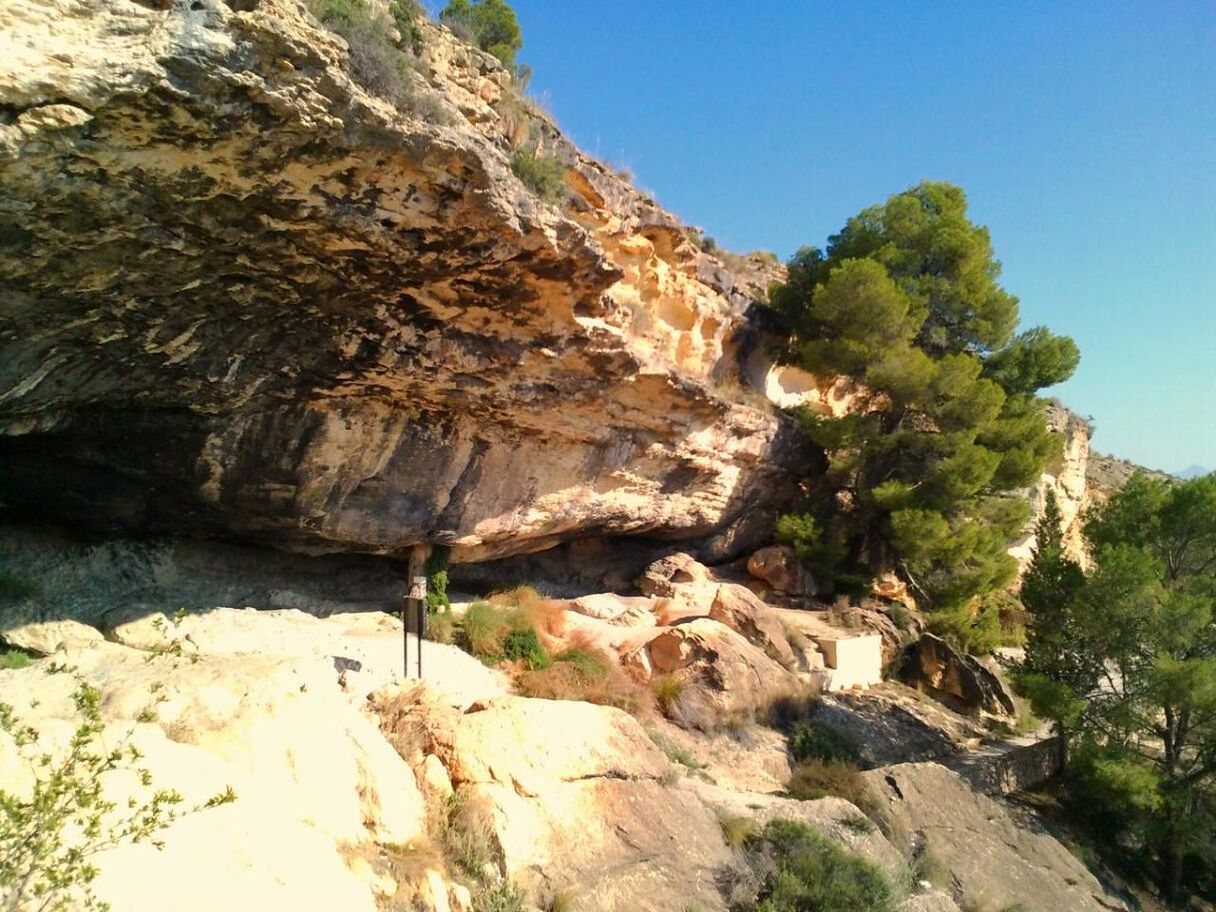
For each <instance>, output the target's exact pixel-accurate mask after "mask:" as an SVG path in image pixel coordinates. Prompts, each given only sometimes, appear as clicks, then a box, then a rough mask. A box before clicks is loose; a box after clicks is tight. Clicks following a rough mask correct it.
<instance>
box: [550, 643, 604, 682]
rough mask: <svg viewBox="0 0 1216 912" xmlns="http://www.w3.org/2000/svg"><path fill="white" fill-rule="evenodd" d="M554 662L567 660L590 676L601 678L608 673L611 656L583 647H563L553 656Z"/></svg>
mask: <svg viewBox="0 0 1216 912" xmlns="http://www.w3.org/2000/svg"><path fill="white" fill-rule="evenodd" d="M553 661H554V662H567V663H569V664H570V665H573V666H574V667H575V668H577V669H578V670H579V671H580V672H582V673H583V674H584V675H586V676H587V677H588V678H601V677H603V676H604V675H606V674H607V673H608V670H609V667H610V666H609V664H608V663H609V661H610V660H609V658H608V657H607V656H606V655H604V654H603V653H602V652H599V651H597V650H593V649H586V648H583V647H571V648H570V649H563V650H562V651H561V652H559V653H558V654H557V655H555V656H554V657H553Z"/></svg>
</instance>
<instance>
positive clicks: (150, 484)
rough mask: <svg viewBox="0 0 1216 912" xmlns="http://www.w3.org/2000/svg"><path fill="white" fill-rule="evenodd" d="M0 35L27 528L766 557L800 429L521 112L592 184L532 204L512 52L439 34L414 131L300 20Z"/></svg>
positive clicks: (278, 8) (685, 260) (643, 226)
mask: <svg viewBox="0 0 1216 912" xmlns="http://www.w3.org/2000/svg"><path fill="white" fill-rule="evenodd" d="M0 31H3V33H4V34H5V36H6V39H7V42H6V47H7V48H8V49H9V51H10V53H6V54H5V55H4V57H3V61H2V62H0V101H2V102H3V106H2V108H0V110H2V112H3V113H2V114H0V199H2V200H3V203H2V204H0V237H3V238H4V243H3V245H0V486H2V487H3V495H4V496H3V500H4V502H5V503H6V504H7V505H8V507H9V509H10V510H12V511H13V512H15V513H16V514H18V515H24V516H30V515H34V514H37V516H38V518H39V519H40V520H42V521H45V520H48V519H51V520H55V519H57V520H67V521H70V522H71V523H73V524H74V525H79V524H89V525H93V526H96V527H101V528H104V529H107V530H112V529H115V528H117V529H127V530H141V531H149V530H158V529H159V530H170V531H177V532H181V531H186V532H190V533H207V532H223V533H238V534H240V535H242V536H245V537H247V538H258V539H261V540H263V541H268V542H271V543H274V544H276V545H279V546H287V547H296V548H303V549H312V550H361V551H368V552H377V553H394V552H398V551H400V550H402V549H404V548H406V547H408V546H410V545H411V544H413V543H415V542H417V541H419V540H431V541H437V540H438V541H447V542H451V543H453V544H455V545H456V546H457V547H456V554H455V557H456V559H457V560H471V559H482V558H486V557H492V556H494V555H500V554H508V553H518V552H521V551H528V550H537V549H540V548H544V547H548V546H550V545H552V544H554V543H556V542H558V541H561V540H565V539H569V538H572V537H577V536H589V535H601V534H604V535H607V534H641V533H646V534H649V535H652V536H658V537H667V538H684V539H703V538H706V537H708V536H710V535H711V534H712V533H715V532H719V531H721V533H722V535H721V536H720V537H719V541H720V542H726V543H728V544H727V545H726V547H729V548H732V549H735V550H736V553H737V552H738V551H739V550H742V549H743V548H746V547H747V546H748V545H749V541H748V535H747V534H740V529H743V530H744V531H746V530H748V529H755V530H760V531H764V532H767V531H768V529H767V527H766V525H765V523H764V522H757V521H756V518H757V517H761V518H763V517H764V516H765V515H766V511H767V510H768V503H769V499H770V495H771V494H772V493H773V490H774V487H775V486H777V485H778V484H779V483H780V482H781V481H782V480H783V474H782V471H781V470H780V469H779V468H776V467H775V466H777V465H779V464H781V463H782V462H783V461H784V460H785V459H786V457H787V456H788V455H789V453H791V452H792V448H791V447H790V443H791V442H792V439H793V435H794V434H795V431H794V430H793V428H792V427H791V426H790V425H788V424H783V423H782V421H781V420H780V419H778V418H777V417H776V416H774V415H773V414H771V413H770V412H768V411H765V410H763V409H758V408H755V407H750V406H742V405H738V404H734V403H732V402H731V401H728V399H726V398H724V397H723V395H721V394H720V393H719V390H720V389H724V388H726V387H729V386H731V385H732V384H736V383H737V370H736V366H735V357H734V354H735V342H734V341H733V340H734V336H735V334H736V332H737V330H738V329H739V327H740V326H741V325H742V321H743V311H744V309H745V307H746V306H747V294H746V292H745V290H742V289H740V288H736V284H737V283H735V282H734V281H733V280H732V278H731V275H730V273H729V272H727V271H725V270H723V269H721V268H720V264H717V265H715V262H714V261H712V259H709V258H706V257H705V256H704V255H702V254H700V253H699V252H698V251H696V250H695V249H694V248H693V247H692V245H691V244H689V243H687V241H686V237H685V234H686V233H685V231H684V229H683V228H682V227H681V226H680V225H679V224H678V222H677V221H676V220H675V219H674V218H673V217H672V216H670V215H669V214H667V213H665V212H664V211H663V210H661V209H660V208H658V206H657V205H655V204H654V202H653V201H652V200H650V199H648V198H647V197H645V196H643V195H641V194H639V193H638V192H637V191H636V190H634V189H633V188H632V187H630V186H629V185H627V184H626V183H624V182H623V181H621V180H620V179H618V178H617V177H615V176H614V175H612V174H611V172H609V171H608V169H606V168H604V167H603V166H601V165H599V164H598V163H596V162H594V161H592V160H591V159H589V158H586V157H584V156H582V155H581V153H579V152H578V151H577V150H576V149H574V147H573V146H571V145H570V144H569V143H568V142H567V141H565V140H564V139H563V138H562V137H561V136H560V135H559V134H557V132H556V130H555V129H554V128H553V127H552V125H551V124H549V123H548V122H547V121H546V120H545V119H544V118H543V117H541V116H539V115H533V116H534V118H535V121H536V123H537V124H538V125H539V127H540V128H541V133H542V135H543V137H544V142H545V144H546V151H547V152H549V153H552V154H556V155H558V156H559V157H561V158H563V159H564V160H565V161H566V163H567V164H568V165H569V166H570V171H569V172H568V181H569V183H570V186H571V193H572V198H571V201H570V202H569V203H568V204H567V205H566V206H565V207H564V208H563V209H560V210H559V209H558V208H555V207H551V206H546V205H544V204H542V203H540V202H539V201H538V200H537V199H536V197H534V196H533V195H532V194H531V193H530V192H529V191H528V190H527V189H526V188H525V187H524V186H523V184H521V183H520V181H519V180H517V179H516V178H515V176H514V175H513V174H512V173H511V171H510V168H509V165H508V156H509V153H510V150H511V145H510V142H511V139H512V138H514V134H515V133H517V132H518V126H519V124H518V120H519V118H518V111H519V105H518V103H517V102H516V103H513V104H512V103H510V99H508V98H506V95H505V92H504V86H506V85H507V84H508V80H507V78H506V75H505V73H504V72H503V71H502V69H501V67H499V66H498V64H497V63H495V62H494V61H493V59H492V58H489V57H488V56H487V55H484V54H481V53H479V52H477V51H474V50H472V49H469V48H467V47H464V46H463V45H460V44H458V43H457V42H455V41H454V40H453V39H452V38H451V36H450V35H448V34H447V33H446V32H445V31H444V30H442V29H440V28H437V27H433V26H431V25H429V24H427V25H426V26H425V28H424V31H425V35H424V38H425V41H424V44H425V46H426V50H425V51H424V52H423V57H422V59H421V60H420V61H418V62H417V69H418V71H419V74H420V75H419V77H418V78H417V79H416V82H417V85H416V86H415V95H416V96H417V97H425V99H427V105H426V106H422V105H418V106H417V108H418V110H417V112H415V111H406V110H396V109H394V108H393V107H391V106H390V105H389V104H388V103H387V102H385V101H383V100H382V99H379V98H376V97H373V96H371V95H369V94H367V93H366V92H364V91H363V90H362V89H361V88H360V87H359V86H358V85H356V84H355V83H354V82H352V80H351V79H350V78H349V77H348V75H347V71H346V51H345V48H344V46H343V45H342V43H341V41H340V40H339V39H337V38H336V37H335V36H333V35H331V34H330V33H328V32H327V31H326V30H324V29H323V28H321V27H320V26H318V25H317V23H316V22H315V21H314V20H312V19H311V18H310V17H309V16H308V15H307V14H306V13H305V12H304V10H303V7H302V5H301V4H299V3H298V2H295V0H261V2H258V3H225V2H221V0H202V2H197V3H191V4H187V3H184V2H178V3H172V4H160V5H157V4H151V5H149V4H143V5H141V4H136V3H134V2H131V0H81V2H69V0H14V2H11V3H6V4H4V7H3V9H2V10H0ZM512 112H514V113H512ZM420 115H425V117H426V118H427V120H423V119H422V117H421V116H420ZM428 121H433V122H428ZM441 122H442V123H441ZM740 523H742V525H740ZM749 523H750V524H749ZM749 534H750V533H749ZM755 543H756V542H755V540H754V536H752V538H751V541H750V544H751V545H752V546H754V544H755Z"/></svg>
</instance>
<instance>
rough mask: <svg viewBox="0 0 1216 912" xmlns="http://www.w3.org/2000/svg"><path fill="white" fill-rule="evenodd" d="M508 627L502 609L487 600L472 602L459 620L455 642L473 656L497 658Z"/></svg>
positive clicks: (509, 624)
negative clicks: (458, 629)
mask: <svg viewBox="0 0 1216 912" xmlns="http://www.w3.org/2000/svg"><path fill="white" fill-rule="evenodd" d="M510 629H511V623H510V618H508V616H507V614H506V613H505V612H504V611H502V609H500V608H498V607H496V606H495V605H491V604H490V603H489V602H474V603H473V604H472V605H470V606H469V607H468V610H467V611H465V613H464V617H463V618H462V619H461V621H460V631H459V633H458V635H457V638H456V642H457V644H458V645H459V646H460V647H461V648H462V649H464V650H466V651H468V652H471V653H472V654H473V655H475V656H478V657H480V658H486V659H497V658H498V657H499V656H501V655H502V642H503V640H504V639H505V638H506V636H507V631H509V630H510Z"/></svg>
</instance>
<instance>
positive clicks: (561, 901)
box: [544, 889, 578, 912]
mask: <svg viewBox="0 0 1216 912" xmlns="http://www.w3.org/2000/svg"><path fill="white" fill-rule="evenodd" d="M577 896H578V894H577V893H576V892H575V891H574V890H572V889H566V890H558V891H556V892H554V893H553V894H551V895H550V896H549V898H548V899H547V900H545V903H544V910H545V912H574V900H575V899H576V898H577Z"/></svg>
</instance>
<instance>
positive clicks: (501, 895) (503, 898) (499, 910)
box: [473, 880, 527, 912]
mask: <svg viewBox="0 0 1216 912" xmlns="http://www.w3.org/2000/svg"><path fill="white" fill-rule="evenodd" d="M473 908H474V909H476V910H477V912H524V910H525V909H526V908H527V907H526V906H525V905H524V897H523V894H522V893H520V892H519V888H518V887H516V886H515V884H513V883H511V881H509V880H500V881H499V882H498V883H494V884H490V885H489V886H481V887H478V888H477V889H476V890H474V891H473Z"/></svg>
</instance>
